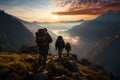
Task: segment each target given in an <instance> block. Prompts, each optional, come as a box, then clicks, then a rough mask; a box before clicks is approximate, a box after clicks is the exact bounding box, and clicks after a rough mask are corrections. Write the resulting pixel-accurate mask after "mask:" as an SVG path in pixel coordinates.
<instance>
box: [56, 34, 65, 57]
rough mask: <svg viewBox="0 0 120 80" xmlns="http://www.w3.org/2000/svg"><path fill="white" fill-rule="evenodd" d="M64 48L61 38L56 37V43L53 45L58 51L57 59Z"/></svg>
mask: <svg viewBox="0 0 120 80" xmlns="http://www.w3.org/2000/svg"><path fill="white" fill-rule="evenodd" d="M64 48H65V42H64V40H63V38H62V36H58V38H57V40H56V43H55V49H56V50H58V55H59V58H61V56H62V51H63V49H64Z"/></svg>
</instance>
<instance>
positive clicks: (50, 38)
mask: <svg viewBox="0 0 120 80" xmlns="http://www.w3.org/2000/svg"><path fill="white" fill-rule="evenodd" d="M48 37H49V42H50V43H51V42H52V41H53V40H52V37H51V36H50V35H49V34H48Z"/></svg>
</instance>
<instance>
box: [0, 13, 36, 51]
mask: <svg viewBox="0 0 120 80" xmlns="http://www.w3.org/2000/svg"><path fill="white" fill-rule="evenodd" d="M24 43H28V44H30V45H33V44H34V36H33V34H32V33H31V32H30V31H29V30H28V29H27V28H26V27H25V26H24V25H23V24H22V23H21V22H19V21H18V20H16V19H15V18H14V17H13V16H11V15H9V14H7V13H5V12H4V11H0V44H2V45H4V47H5V50H7V49H15V50H16V49H19V48H20V46H21V45H22V44H24Z"/></svg>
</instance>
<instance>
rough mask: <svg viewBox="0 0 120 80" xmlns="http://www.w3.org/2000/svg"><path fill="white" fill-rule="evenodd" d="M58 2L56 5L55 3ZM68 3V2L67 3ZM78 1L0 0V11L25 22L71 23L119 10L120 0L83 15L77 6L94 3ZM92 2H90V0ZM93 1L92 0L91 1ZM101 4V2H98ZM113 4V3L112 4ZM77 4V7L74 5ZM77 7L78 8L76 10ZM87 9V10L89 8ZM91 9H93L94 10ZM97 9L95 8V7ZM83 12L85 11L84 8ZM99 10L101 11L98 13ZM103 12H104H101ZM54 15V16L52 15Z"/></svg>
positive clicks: (93, 4) (87, 0) (92, 4)
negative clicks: (110, 10) (108, 11)
mask: <svg viewBox="0 0 120 80" xmlns="http://www.w3.org/2000/svg"><path fill="white" fill-rule="evenodd" d="M55 1H58V3H60V4H58V3H57V2H55ZM65 1H67V2H66V3H67V4H66V3H65V6H60V5H61V3H63V5H64V2H65ZM68 1H70V2H69V3H68ZM76 1H77V2H78V1H83V0H64V1H63V0H0V9H3V10H5V12H7V13H9V14H11V15H14V16H16V17H18V18H21V19H23V20H26V21H30V22H32V21H39V22H55V21H71V20H80V19H93V18H95V17H97V16H98V15H99V14H101V13H104V12H105V11H107V10H109V9H112V10H115V9H116V10H120V8H119V7H120V0H111V1H117V2H116V3H118V2H119V4H117V6H116V4H114V5H113V4H112V6H106V7H104V8H101V9H98V10H96V11H95V10H94V9H93V10H88V11H85V12H87V13H84V9H83V11H81V8H79V6H81V5H83V6H82V7H83V8H85V7H86V6H87V5H88V4H89V3H90V4H91V5H90V6H89V7H91V6H94V7H95V4H96V2H95V3H93V2H90V1H89V0H84V1H86V3H84V4H83V3H82V2H79V3H80V4H79V3H77V2H76ZM91 1H92V0H91ZM93 1H94V0H93ZM96 1H108V0H96ZM100 3H101V2H100ZM106 3H107V2H102V4H106ZM112 3H114V2H112ZM76 4H77V5H76ZM77 6H78V8H76V7H77ZM89 7H87V8H89ZM94 7H93V8H94ZM96 7H97V6H96ZM85 10H87V9H86V8H85ZM100 10H101V11H100ZM103 11H104V12H103ZM53 13H54V14H53Z"/></svg>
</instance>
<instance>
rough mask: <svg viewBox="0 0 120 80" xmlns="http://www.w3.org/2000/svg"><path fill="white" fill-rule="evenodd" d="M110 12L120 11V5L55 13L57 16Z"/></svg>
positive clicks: (113, 4)
mask: <svg viewBox="0 0 120 80" xmlns="http://www.w3.org/2000/svg"><path fill="white" fill-rule="evenodd" d="M108 10H113V11H118V10H120V3H112V4H108V5H106V6H103V7H101V8H91V9H82V10H81V9H78V10H67V11H63V12H53V14H56V15H100V14H102V13H104V12H106V11H108Z"/></svg>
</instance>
